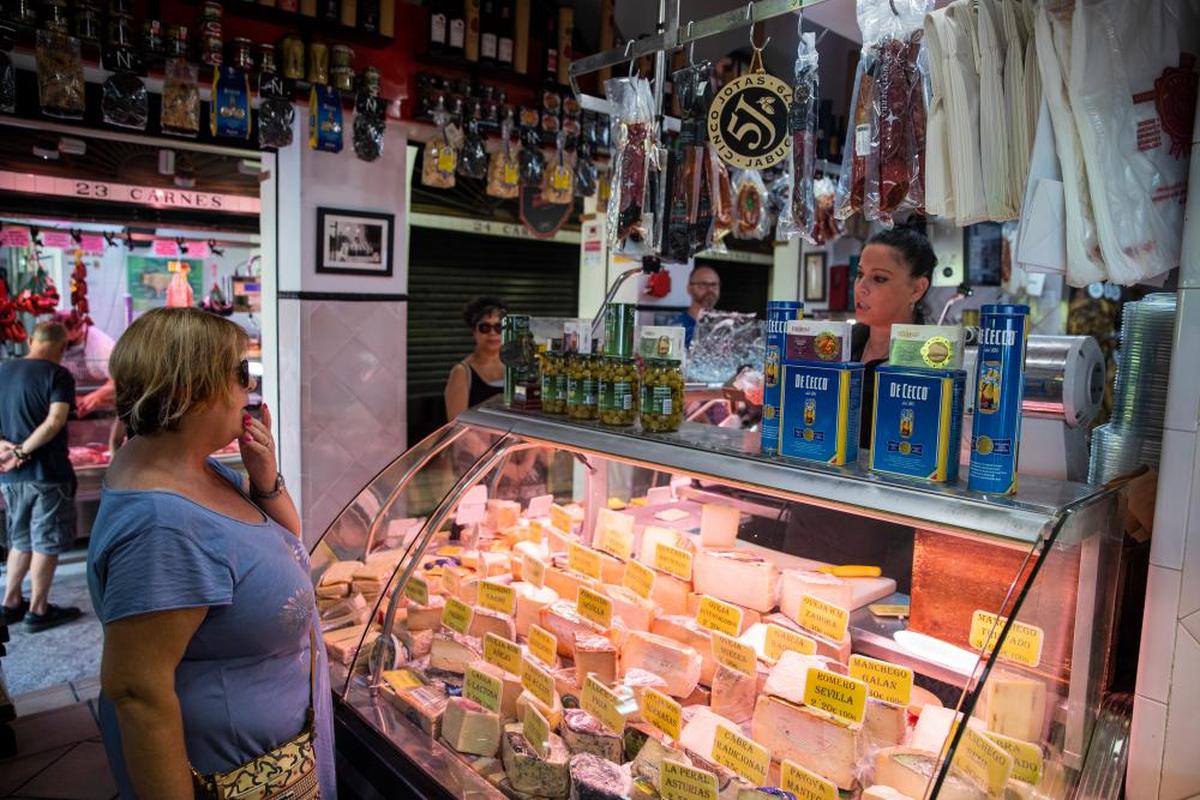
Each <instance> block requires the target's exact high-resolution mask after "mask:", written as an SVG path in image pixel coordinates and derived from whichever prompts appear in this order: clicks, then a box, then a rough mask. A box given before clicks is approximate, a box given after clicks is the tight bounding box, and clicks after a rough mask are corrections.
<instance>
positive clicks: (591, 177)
mask: <svg viewBox="0 0 1200 800" xmlns="http://www.w3.org/2000/svg"><path fill="white" fill-rule="evenodd" d="M598 183H599V171H598V170H597V169H596V162H595V161H593V160H592V144H591V143H590V142H588V141H586V140H584V141H581V142H580V143H579V146H578V147H577V148H576V150H575V196H576V197H591V196H592V195H594V194H596V189H597V185H598Z"/></svg>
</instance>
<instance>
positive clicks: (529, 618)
mask: <svg viewBox="0 0 1200 800" xmlns="http://www.w3.org/2000/svg"><path fill="white" fill-rule="evenodd" d="M512 586H513V589H515V590H516V592H517V618H516V624H517V635H518V636H528V635H529V626H531V625H538V624H540V623H541V614H542V609H543V608H545V607H546V606H548V605H550V604H551V603H553V602H554V601H555V600H557V599H558V592H556V591H554V590H553V589H551V588H550V587H549V586H543V587H541V588H540V589H539V588H538V587H536V586H534V585H533V584H532V583H520V582H518V583H514V584H513V585H512Z"/></svg>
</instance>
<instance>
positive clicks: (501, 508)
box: [483, 498, 521, 531]
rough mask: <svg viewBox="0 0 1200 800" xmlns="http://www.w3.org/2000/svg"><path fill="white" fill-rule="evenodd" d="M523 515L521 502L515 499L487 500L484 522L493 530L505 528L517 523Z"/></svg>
mask: <svg viewBox="0 0 1200 800" xmlns="http://www.w3.org/2000/svg"><path fill="white" fill-rule="evenodd" d="M520 517H521V504H520V503H518V502H515V501H513V500H496V499H494V498H492V499H489V500H488V501H487V506H486V511H485V513H484V519H483V524H484V525H486V526H487V527H489V528H491V529H492V530H497V531H498V530H503V529H504V528H511V527H512V526H513V525H516V524H517V520H519V519H520Z"/></svg>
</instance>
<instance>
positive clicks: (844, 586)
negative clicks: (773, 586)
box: [779, 569, 854, 619]
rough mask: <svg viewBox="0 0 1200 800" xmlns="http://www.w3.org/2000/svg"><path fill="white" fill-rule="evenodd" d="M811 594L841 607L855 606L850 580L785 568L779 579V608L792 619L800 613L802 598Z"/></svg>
mask: <svg viewBox="0 0 1200 800" xmlns="http://www.w3.org/2000/svg"><path fill="white" fill-rule="evenodd" d="M806 594H811V595H812V596H813V597H815V598H817V599H818V600H824V601H825V602H827V603H833V604H834V605H835V606H838V607H839V608H845V609H853V608H854V590H853V588H852V586H851V584H850V580H849V579H846V578H838V577H835V576H833V575H826V574H825V573H823V572H810V571H807V570H799V569H785V570H784V571H783V573H782V575H781V576H780V579H779V610H780V611H781V612H783V613H784V614H786V615H787V616H788V617H790V618H791V619H796V617H797V616H799V614H800V598H801V597H802V596H803V595H806Z"/></svg>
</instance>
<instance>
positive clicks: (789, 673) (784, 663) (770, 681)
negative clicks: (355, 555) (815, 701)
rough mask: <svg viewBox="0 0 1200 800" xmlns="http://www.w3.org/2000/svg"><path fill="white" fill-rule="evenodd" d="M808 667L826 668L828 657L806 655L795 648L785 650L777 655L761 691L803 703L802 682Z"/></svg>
mask: <svg viewBox="0 0 1200 800" xmlns="http://www.w3.org/2000/svg"><path fill="white" fill-rule="evenodd" d="M810 667H817V668H818V669H828V668H829V659H827V658H822V657H821V656H817V655H812V656H807V655H804V654H803V653H797V652H796V651H795V650H787V651H785V652H784V653H783V655H781V656H780V657H779V661H777V662H776V663H775V666H773V667H771V672H770V674H769V675H768V676H767V683H766V686H764V687H763V692H765V693H766V694H769V695H773V696H775V697H779V698H782V699H784V700H787V701H789V702H792V703H797V704H799V705H803V704H804V682H805V681H806V680H808V670H809V668H810Z"/></svg>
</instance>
